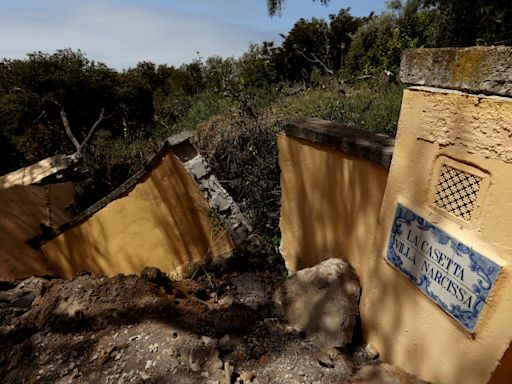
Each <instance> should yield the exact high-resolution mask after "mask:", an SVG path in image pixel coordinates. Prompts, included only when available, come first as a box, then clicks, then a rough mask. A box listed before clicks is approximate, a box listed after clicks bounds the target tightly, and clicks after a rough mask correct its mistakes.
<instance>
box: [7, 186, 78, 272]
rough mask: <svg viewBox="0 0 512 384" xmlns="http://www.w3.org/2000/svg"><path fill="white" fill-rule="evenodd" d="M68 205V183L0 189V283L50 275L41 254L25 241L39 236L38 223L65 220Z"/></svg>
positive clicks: (69, 187) (71, 199)
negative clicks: (49, 219)
mask: <svg viewBox="0 0 512 384" xmlns="http://www.w3.org/2000/svg"><path fill="white" fill-rule="evenodd" d="M48 191H49V193H48ZM48 197H50V199H49V200H48ZM48 202H50V207H51V209H50V218H51V222H50V223H49V222H48V217H49V215H48ZM72 202H73V185H72V184H71V183H63V184H52V185H46V186H35V185H29V186H15V187H12V188H7V189H0V280H12V279H21V278H25V277H29V276H32V275H51V274H54V272H53V271H52V269H51V268H50V266H49V265H48V263H47V261H46V259H45V258H44V256H43V254H42V253H41V252H39V251H37V250H35V249H33V248H32V247H30V246H29V245H28V244H26V243H25V241H26V240H28V239H30V238H32V237H34V236H36V235H39V234H40V233H41V229H40V227H39V224H46V225H48V224H51V225H54V226H58V225H60V224H62V223H64V222H65V221H67V220H69V215H68V213H67V211H66V210H65V207H66V206H67V205H70V204H71V203H72Z"/></svg>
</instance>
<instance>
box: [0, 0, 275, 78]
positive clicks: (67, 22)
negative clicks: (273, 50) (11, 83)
mask: <svg viewBox="0 0 512 384" xmlns="http://www.w3.org/2000/svg"><path fill="white" fill-rule="evenodd" d="M258 1H259V0H258ZM141 3H142V2H141ZM275 35H276V33H275V32H274V33H273V32H272V31H263V32H262V31H257V30H256V29H251V28H249V27H244V26H243V24H242V23H240V24H229V23H226V22H222V21H219V20H218V19H213V18H212V17H209V16H207V15H200V14H192V13H190V12H185V11H179V10H177V9H173V8H171V7H170V6H161V7H158V8H157V7H152V8H148V7H143V6H137V5H134V4H133V3H131V5H126V3H125V4H120V3H119V2H118V3H116V2H113V1H106V0H89V1H87V2H85V1H76V0H68V1H63V0H46V1H41V0H39V1H38V0H19V3H17V4H16V6H8V5H4V3H3V2H1V1H0V36H2V42H1V43H0V57H7V58H20V57H24V56H25V54H26V53H28V52H33V51H43V52H53V51H55V50H56V49H60V48H73V49H81V50H82V51H83V52H85V53H86V54H87V56H88V57H89V58H90V59H94V60H98V61H102V62H104V63H105V64H107V65H109V66H112V67H115V68H118V69H122V68H127V67H129V66H134V65H135V64H136V63H137V62H139V61H142V60H149V61H154V62H156V63H167V64H173V65H180V64H181V63H183V62H190V61H191V60H192V59H194V58H195V57H196V52H197V51H199V52H200V54H201V56H203V57H207V56H210V55H214V54H218V55H221V56H231V55H235V56H238V55H240V54H241V53H242V52H244V51H245V50H246V49H247V47H248V45H249V42H261V41H263V40H264V39H266V38H267V39H268V38H270V37H271V36H275Z"/></svg>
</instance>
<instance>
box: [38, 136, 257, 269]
mask: <svg viewBox="0 0 512 384" xmlns="http://www.w3.org/2000/svg"><path fill="white" fill-rule="evenodd" d="M189 139H190V135H189V134H188V133H185V134H181V135H178V136H176V137H172V138H170V139H168V140H166V142H165V143H164V145H163V147H162V149H161V150H160V152H159V153H158V154H157V155H156V156H155V157H154V158H153V159H152V161H150V162H149V163H148V164H147V165H146V166H145V167H144V168H143V169H141V170H140V171H139V172H137V173H136V174H135V175H134V176H132V177H131V178H130V179H129V180H128V181H126V182H125V183H124V184H123V185H121V186H120V187H119V188H118V189H116V190H115V191H114V192H112V193H111V194H110V195H108V196H107V197H105V198H104V199H102V200H100V201H98V202H97V203H96V204H94V205H93V206H91V207H90V208H89V209H87V210H85V211H84V212H82V213H81V214H79V215H78V216H76V217H74V218H73V219H71V220H70V221H68V222H66V223H64V224H62V225H61V226H60V227H59V228H57V229H55V230H53V231H49V232H48V233H46V234H43V235H41V236H39V237H38V238H37V239H33V241H32V243H36V244H37V245H38V246H39V247H40V249H41V251H42V252H43V254H44V255H45V257H46V258H47V259H48V262H49V264H50V265H51V267H52V268H53V269H54V270H55V271H56V272H58V274H59V275H61V276H63V277H72V276H73V275H74V274H76V273H77V272H78V271H80V270H87V271H89V272H92V273H94V274H97V275H107V276H113V275H116V274H119V273H123V274H132V273H139V272H140V271H141V270H142V269H143V268H144V267H146V266H154V267H158V268H160V269H161V270H162V271H163V272H166V273H168V274H169V275H171V276H173V277H182V276H183V275H186V274H187V273H189V272H190V271H191V270H192V269H193V268H195V267H196V266H197V264H202V263H205V262H208V261H212V260H215V259H218V258H220V257H226V256H229V255H230V254H231V253H232V251H233V249H234V246H235V243H234V242H233V239H234V240H235V241H236V242H238V241H242V240H243V239H244V238H245V236H246V235H247V233H248V231H249V230H250V226H249V225H248V223H247V222H246V220H245V218H244V216H243V215H242V214H241V212H240V211H239V209H238V207H237V206H236V204H235V203H234V201H233V200H232V199H231V197H229V195H228V194H227V192H226V191H225V190H224V189H223V188H222V187H221V186H220V184H219V183H218V181H217V179H216V178H215V176H213V175H211V174H210V171H209V169H208V166H207V164H206V163H205V162H204V160H203V159H202V157H201V156H200V155H199V154H198V153H197V152H196V151H195V149H194V147H193V146H192V145H191V144H190V141H189ZM196 182H197V184H196Z"/></svg>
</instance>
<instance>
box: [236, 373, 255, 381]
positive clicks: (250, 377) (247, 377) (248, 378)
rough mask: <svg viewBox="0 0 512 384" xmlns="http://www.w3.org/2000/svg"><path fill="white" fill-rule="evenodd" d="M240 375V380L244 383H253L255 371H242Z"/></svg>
mask: <svg viewBox="0 0 512 384" xmlns="http://www.w3.org/2000/svg"><path fill="white" fill-rule="evenodd" d="M239 377H240V380H241V381H242V383H244V384H247V383H252V381H253V379H254V373H252V372H242V373H240V376H239Z"/></svg>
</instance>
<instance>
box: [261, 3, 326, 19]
mask: <svg viewBox="0 0 512 384" xmlns="http://www.w3.org/2000/svg"><path fill="white" fill-rule="evenodd" d="M315 1H317V0H313V2H315ZM320 2H321V3H322V4H323V5H327V4H329V2H330V0H320ZM284 3H285V1H284V0H267V9H268V14H269V15H270V16H275V15H279V14H281V11H282V9H283V5H284Z"/></svg>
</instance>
